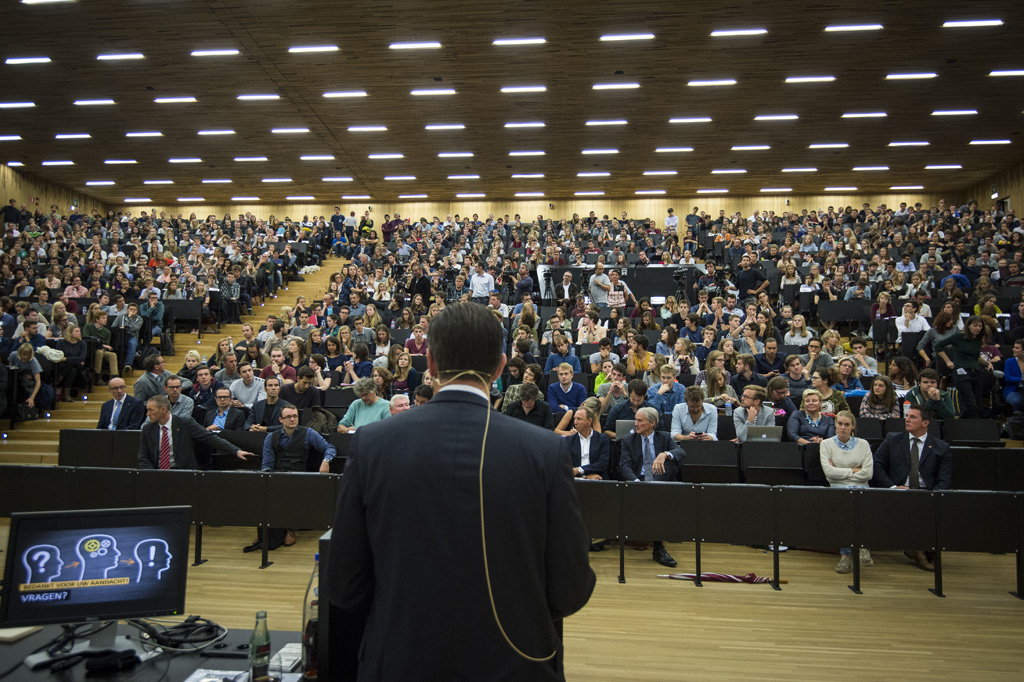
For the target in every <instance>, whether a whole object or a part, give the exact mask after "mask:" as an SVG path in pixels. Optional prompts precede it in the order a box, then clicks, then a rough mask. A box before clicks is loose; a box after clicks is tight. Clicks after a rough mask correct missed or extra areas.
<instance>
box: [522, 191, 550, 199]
mask: <svg viewBox="0 0 1024 682" xmlns="http://www.w3.org/2000/svg"><path fill="white" fill-rule="evenodd" d="M516 196H517V197H520V198H522V199H529V198H534V199H536V198H539V197H542V196H544V192H516Z"/></svg>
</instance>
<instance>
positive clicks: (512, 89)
mask: <svg viewBox="0 0 1024 682" xmlns="http://www.w3.org/2000/svg"><path fill="white" fill-rule="evenodd" d="M501 91H502V92H504V93H505V94H506V95H515V94H519V93H523V92H547V91H548V89H547V87H546V86H543V85H507V86H505V87H503V88H502V89H501Z"/></svg>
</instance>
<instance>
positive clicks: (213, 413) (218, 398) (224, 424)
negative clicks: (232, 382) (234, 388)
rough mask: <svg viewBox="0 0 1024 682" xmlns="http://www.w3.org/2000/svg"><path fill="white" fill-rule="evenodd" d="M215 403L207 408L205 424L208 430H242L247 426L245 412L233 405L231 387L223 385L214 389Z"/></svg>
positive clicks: (204, 417)
mask: <svg viewBox="0 0 1024 682" xmlns="http://www.w3.org/2000/svg"><path fill="white" fill-rule="evenodd" d="M214 402H215V405H214V406H212V407H210V408H207V410H206V414H205V415H204V416H203V426H204V427H206V430H207V431H211V432H213V433H217V432H219V431H241V430H243V429H244V428H245V412H243V411H242V410H240V409H238V408H236V407H231V389H229V388H228V387H226V386H221V387H220V388H218V389H216V390H215V391H214Z"/></svg>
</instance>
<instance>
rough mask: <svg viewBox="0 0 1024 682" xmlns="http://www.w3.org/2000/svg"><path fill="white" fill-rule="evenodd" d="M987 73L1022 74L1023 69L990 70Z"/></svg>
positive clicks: (991, 74) (996, 74)
mask: <svg viewBox="0 0 1024 682" xmlns="http://www.w3.org/2000/svg"><path fill="white" fill-rule="evenodd" d="M988 75H990V76H1024V69H1006V70H1002V71H992V72H990V73H989V74H988Z"/></svg>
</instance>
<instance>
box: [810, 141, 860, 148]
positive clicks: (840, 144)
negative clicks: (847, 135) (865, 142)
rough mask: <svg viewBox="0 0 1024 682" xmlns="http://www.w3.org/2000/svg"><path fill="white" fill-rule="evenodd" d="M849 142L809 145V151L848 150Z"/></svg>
mask: <svg viewBox="0 0 1024 682" xmlns="http://www.w3.org/2000/svg"><path fill="white" fill-rule="evenodd" d="M849 146H850V145H849V143H847V142H816V143H815V144H809V145H807V148H808V149H846V148H847V147H849Z"/></svg>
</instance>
